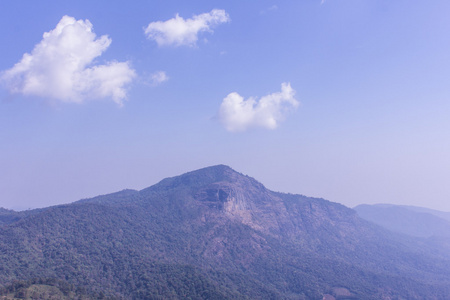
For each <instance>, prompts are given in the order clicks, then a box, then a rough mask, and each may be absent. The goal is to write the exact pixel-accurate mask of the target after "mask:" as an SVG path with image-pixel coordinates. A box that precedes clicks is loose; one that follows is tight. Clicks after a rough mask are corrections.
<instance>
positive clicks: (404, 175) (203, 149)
mask: <svg viewBox="0 0 450 300" xmlns="http://www.w3.org/2000/svg"><path fill="white" fill-rule="evenodd" d="M449 11H450V2H448V1H435V0H431V1H400V0H399V1H363V0H346V1H341V0H326V1H320V0H317V1H315V0H308V1H294V0H292V1H132V2H129V1H128V2H125V1H39V2H38V1H2V2H0V47H1V54H2V55H1V59H0V72H1V73H0V206H3V207H6V208H15V209H26V208H35V207H45V206H49V205H56V204H61V203H69V202H72V201H76V200H78V199H81V198H87V197H92V196H96V195H99V194H105V193H110V192H115V191H118V190H122V189H125V188H132V189H142V188H145V187H147V186H150V185H152V184H154V183H156V182H158V181H159V180H161V179H163V178H165V177H168V176H175V175H178V174H181V173H184V172H187V171H191V170H194V169H198V168H202V167H205V166H209V165H215V164H227V165H229V166H231V167H232V168H234V169H235V170H237V171H239V172H242V173H245V174H248V175H250V176H252V177H254V178H256V179H257V180H259V181H261V182H262V183H263V184H265V185H266V187H268V188H270V189H272V190H276V191H283V192H291V193H300V194H304V195H308V196H314V197H322V198H325V199H328V200H331V201H335V202H340V203H343V204H345V205H347V206H350V207H352V206H355V205H357V204H361V203H394V204H410V205H419V206H425V207H430V208H436V209H441V210H447V211H450V184H448V182H449V180H450V118H449V115H450V84H449V79H450V34H449V33H450V18H448V12H449ZM44 34H45V35H44Z"/></svg>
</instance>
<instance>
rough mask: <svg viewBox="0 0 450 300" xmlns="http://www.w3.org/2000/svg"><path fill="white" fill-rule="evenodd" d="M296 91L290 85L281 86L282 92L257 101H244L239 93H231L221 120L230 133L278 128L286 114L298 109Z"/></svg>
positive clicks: (220, 112) (220, 110) (220, 111)
mask: <svg viewBox="0 0 450 300" xmlns="http://www.w3.org/2000/svg"><path fill="white" fill-rule="evenodd" d="M294 96H295V91H294V89H292V87H291V85H290V83H282V84H281V92H278V93H272V94H269V95H266V96H264V97H261V99H259V100H256V99H255V98H249V99H247V100H244V98H243V97H242V96H240V95H239V94H238V93H230V94H228V96H227V97H225V98H224V99H223V101H222V104H221V105H220V109H219V119H220V121H221V122H222V124H223V125H224V127H225V128H226V129H227V130H228V131H244V130H247V129H249V128H251V127H262V128H267V129H275V128H277V126H278V124H279V122H281V121H282V120H284V118H285V116H286V114H287V113H288V112H289V111H291V110H294V109H295V108H297V107H298V105H299V102H298V101H297V100H296V99H295V98H294Z"/></svg>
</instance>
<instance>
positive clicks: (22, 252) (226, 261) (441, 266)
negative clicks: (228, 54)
mask: <svg viewBox="0 0 450 300" xmlns="http://www.w3.org/2000/svg"><path fill="white" fill-rule="evenodd" d="M0 222H1V223H0V285H3V286H6V287H8V286H11V284H12V283H13V281H14V280H24V281H25V280H31V279H33V278H39V280H41V281H40V282H48V280H58V281H57V282H59V286H64V284H61V282H63V283H67V284H68V285H70V286H71V287H72V286H74V287H76V288H78V289H81V291H83V293H84V294H83V295H93V296H91V297H93V298H95V297H97V298H98V297H99V295H100V294H101V295H102V296H108V297H112V298H119V299H120V298H123V299H185V298H189V297H190V298H192V299H324V298H325V299H446V298H449V297H450V256H449V255H448V250H449V249H450V248H445V247H446V246H445V245H444V246H442V244H441V245H440V246H439V247H440V248H439V249H438V248H437V246H436V245H435V244H433V243H431V244H430V243H427V240H424V239H421V238H415V237H410V236H407V235H402V234H396V233H393V232H391V231H388V230H386V229H383V228H382V227H380V226H377V225H375V224H374V223H371V222H368V221H366V220H364V219H362V218H360V217H359V216H358V214H357V213H356V211H355V210H352V209H350V208H347V207H345V206H343V205H341V204H338V203H333V202H330V201H327V200H324V199H318V198H310V197H306V196H303V195H292V194H284V193H278V192H273V191H270V190H268V189H266V188H265V187H264V186H263V185H262V184H261V183H259V182H257V181H256V180H254V179H253V178H251V177H248V176H245V175H242V174H240V173H238V172H236V171H234V170H233V169H231V168H229V167H227V166H224V165H218V166H213V167H208V168H204V169H200V170H197V171H193V172H189V173H186V174H183V175H181V176H176V177H172V178H166V179H164V180H162V181H161V182H159V183H158V184H156V185H154V186H151V187H149V188H146V189H143V190H141V191H135V190H124V191H121V192H117V193H113V194H109V195H103V196H98V197H95V198H92V199H84V200H81V201H78V202H75V203H72V204H69V205H60V206H55V207H49V208H46V209H41V210H32V211H27V212H13V211H9V210H0ZM442 247H444V248H442ZM34 280H35V281H32V282H31V281H29V282H28V286H29V285H30V284H31V285H33V284H35V283H36V282H39V281H38V280H37V279H34ZM18 289H19V290H20V288H18ZM24 289H25V286H23V287H22V292H23V293H30V291H29V290H24ZM10 290H11V289H10ZM10 290H9V291H10ZM66 290H67V291H68V292H67V293H68V294H69V292H70V291H74V290H75V289H74V288H70V289H69V288H67V289H66ZM85 297H88V296H85Z"/></svg>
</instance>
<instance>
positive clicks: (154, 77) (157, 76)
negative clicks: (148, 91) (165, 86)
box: [150, 71, 169, 86]
mask: <svg viewBox="0 0 450 300" xmlns="http://www.w3.org/2000/svg"><path fill="white" fill-rule="evenodd" d="M167 80H169V76H167V74H166V72H164V71H158V72H155V73H153V74H151V75H150V82H151V85H153V86H156V85H160V84H161V83H163V82H165V81H167Z"/></svg>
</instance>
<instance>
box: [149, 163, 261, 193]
mask: <svg viewBox="0 0 450 300" xmlns="http://www.w3.org/2000/svg"><path fill="white" fill-rule="evenodd" d="M219 182H228V183H239V182H240V183H241V184H244V183H245V184H250V185H253V186H257V187H258V188H262V189H265V188H264V186H263V185H262V184H261V183H259V182H258V181H256V180H255V179H253V178H251V177H249V176H247V175H244V174H242V173H239V172H237V171H235V170H233V169H232V168H230V167H229V166H226V165H215V166H210V167H205V168H202V169H198V170H195V171H191V172H188V173H185V174H182V175H179V176H175V177H169V178H166V179H163V180H161V181H160V182H159V183H157V184H156V185H154V186H151V187H149V188H147V189H145V190H143V191H147V190H155V189H156V190H160V189H167V188H174V187H181V186H184V187H189V188H200V187H202V186H207V185H210V184H213V183H219Z"/></svg>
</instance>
